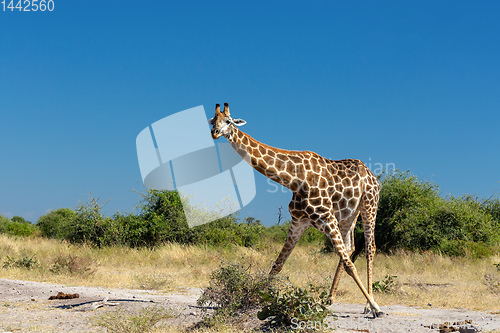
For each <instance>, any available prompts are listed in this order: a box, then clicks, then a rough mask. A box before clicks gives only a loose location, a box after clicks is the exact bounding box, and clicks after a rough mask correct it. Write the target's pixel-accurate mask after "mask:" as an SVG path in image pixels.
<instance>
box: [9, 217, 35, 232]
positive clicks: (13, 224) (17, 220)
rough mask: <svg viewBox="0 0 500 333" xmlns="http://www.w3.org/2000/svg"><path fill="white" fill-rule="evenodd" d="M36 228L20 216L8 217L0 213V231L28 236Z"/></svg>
mask: <svg viewBox="0 0 500 333" xmlns="http://www.w3.org/2000/svg"><path fill="white" fill-rule="evenodd" d="M36 230H37V227H36V226H35V225H33V224H32V223H31V222H29V221H26V220H25V219H24V218H22V217H20V216H14V217H13V218H12V219H8V218H6V217H4V216H2V215H0V233H4V234H8V235H12V236H30V235H32V234H33V233H34V232H35V231H36Z"/></svg>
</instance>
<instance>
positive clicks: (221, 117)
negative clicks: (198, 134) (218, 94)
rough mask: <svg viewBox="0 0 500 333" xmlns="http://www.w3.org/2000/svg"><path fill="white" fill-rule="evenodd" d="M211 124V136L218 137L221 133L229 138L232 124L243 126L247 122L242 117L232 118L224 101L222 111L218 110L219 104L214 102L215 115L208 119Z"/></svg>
mask: <svg viewBox="0 0 500 333" xmlns="http://www.w3.org/2000/svg"><path fill="white" fill-rule="evenodd" d="M208 122H209V124H211V125H212V138H213V139H218V138H220V137H221V136H222V135H223V136H225V137H226V138H229V137H230V136H231V134H232V132H233V126H243V125H245V124H246V123H247V122H246V121H244V120H243V119H233V118H231V114H230V113H229V105H228V104H227V103H224V111H222V112H221V111H220V104H215V116H214V117H213V118H212V119H210V120H209V121H208Z"/></svg>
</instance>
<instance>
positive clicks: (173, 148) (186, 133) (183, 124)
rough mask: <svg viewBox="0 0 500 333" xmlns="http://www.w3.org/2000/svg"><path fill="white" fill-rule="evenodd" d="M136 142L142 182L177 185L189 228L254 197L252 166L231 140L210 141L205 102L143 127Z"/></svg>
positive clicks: (165, 187) (158, 186) (168, 187)
mask: <svg viewBox="0 0 500 333" xmlns="http://www.w3.org/2000/svg"><path fill="white" fill-rule="evenodd" d="M136 147H137V158H138V160H139V168H140V170H141V176H142V180H143V182H144V185H146V187H148V188H150V189H157V190H177V191H178V192H179V194H180V196H181V201H182V206H183V209H184V213H185V215H186V219H187V222H188V225H189V226H190V227H193V226H196V225H200V224H205V223H208V222H211V221H213V220H216V219H219V218H222V217H224V216H227V215H229V214H231V213H234V212H236V211H238V210H239V209H241V208H243V207H244V206H246V205H248V204H249V203H250V202H251V201H252V200H253V198H254V197H255V193H256V189H255V178H254V172H253V169H252V167H251V166H250V165H248V164H247V163H246V162H245V161H244V160H243V159H242V158H241V157H240V156H239V155H238V154H237V153H236V152H235V151H234V150H233V148H232V147H231V146H230V145H229V143H219V144H216V143H215V142H214V140H213V139H212V137H211V135H210V128H209V127H208V123H207V118H206V115H205V110H204V108H203V106H197V107H194V108H191V109H188V110H184V111H181V112H178V113H175V114H173V115H171V116H168V117H165V118H163V119H160V120H158V121H156V122H155V123H153V124H151V126H149V127H146V128H145V129H144V130H142V131H141V132H140V133H139V135H138V136H137V139H136Z"/></svg>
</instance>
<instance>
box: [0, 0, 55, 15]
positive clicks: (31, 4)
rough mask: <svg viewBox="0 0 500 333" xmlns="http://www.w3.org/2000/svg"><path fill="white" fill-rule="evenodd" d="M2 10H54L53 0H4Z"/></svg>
mask: <svg viewBox="0 0 500 333" xmlns="http://www.w3.org/2000/svg"><path fill="white" fill-rule="evenodd" d="M0 5H1V6H0V9H1V10H2V11H4V12H6V11H9V10H10V11H11V12H13V11H16V10H17V11H19V12H45V11H48V12H51V11H53V10H54V1H53V0H10V1H9V0H2V1H1V2H0Z"/></svg>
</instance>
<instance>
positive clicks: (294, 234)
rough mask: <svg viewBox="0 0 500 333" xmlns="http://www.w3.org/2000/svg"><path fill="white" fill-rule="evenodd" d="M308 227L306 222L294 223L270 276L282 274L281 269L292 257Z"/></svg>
mask: <svg viewBox="0 0 500 333" xmlns="http://www.w3.org/2000/svg"><path fill="white" fill-rule="evenodd" d="M308 227H309V224H308V223H307V222H305V221H301V220H293V221H292V224H291V225H290V229H288V236H287V237H286V242H285V244H284V245H283V248H282V249H281V252H280V254H279V256H278V258H277V259H276V261H275V262H274V264H273V267H272V268H271V271H270V272H269V274H270V275H276V274H278V273H279V272H281V269H282V268H283V265H284V264H285V261H286V260H287V259H288V257H289V256H290V253H292V251H293V249H294V248H295V245H297V242H298V241H299V239H300V236H302V234H303V233H304V231H305V230H306V229H307V228H308Z"/></svg>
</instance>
